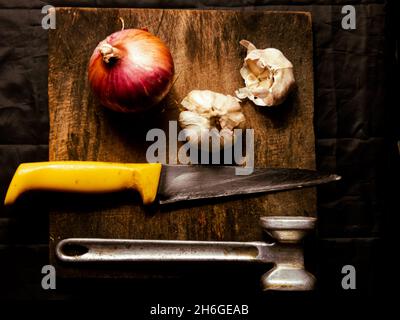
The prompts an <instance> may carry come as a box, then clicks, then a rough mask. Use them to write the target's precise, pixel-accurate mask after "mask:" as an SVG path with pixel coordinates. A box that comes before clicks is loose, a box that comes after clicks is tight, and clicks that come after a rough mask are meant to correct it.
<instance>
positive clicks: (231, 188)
mask: <svg viewBox="0 0 400 320" xmlns="http://www.w3.org/2000/svg"><path fill="white" fill-rule="evenodd" d="M340 178H341V177H340V176H338V175H335V174H328V173H321V172H318V171H314V170H306V169H287V168H265V169H262V168H259V169H254V171H253V173H252V174H250V175H236V174H235V167H234V166H208V165H163V167H162V171H161V177H160V182H159V186H158V192H157V195H158V199H159V202H160V204H168V203H173V202H178V201H187V200H195V199H207V198H219V197H228V196H233V195H241V194H252V193H264V192H274V191H283V190H290V189H299V188H305V187H312V186H316V185H320V184H324V183H328V182H332V181H337V180H340Z"/></svg>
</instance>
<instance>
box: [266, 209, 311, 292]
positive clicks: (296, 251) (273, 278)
mask: <svg viewBox="0 0 400 320" xmlns="http://www.w3.org/2000/svg"><path fill="white" fill-rule="evenodd" d="M315 222H316V218H313V217H289V216H288V217H282V216H281V217H276V216H271V217H262V218H261V219H260V224H261V226H262V227H263V229H264V231H266V232H267V233H268V234H269V235H270V236H271V237H273V238H274V239H275V240H277V243H276V244H274V246H272V247H271V250H272V252H273V261H274V264H275V266H274V268H272V269H271V270H270V271H268V272H267V273H265V274H264V275H263V276H262V277H261V286H262V288H263V290H280V291H287V290H290V291H305V290H312V289H313V288H314V286H315V282H316V279H315V277H314V276H313V275H312V274H311V273H309V272H307V271H306V270H305V268H304V253H303V248H302V246H301V244H300V242H301V240H302V239H303V238H304V236H305V235H306V234H307V232H309V231H310V230H312V229H314V227H315Z"/></svg>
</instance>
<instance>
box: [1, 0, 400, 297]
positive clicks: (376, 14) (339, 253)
mask: <svg viewBox="0 0 400 320" xmlns="http://www.w3.org/2000/svg"><path fill="white" fill-rule="evenodd" d="M47 3H50V4H53V5H55V6H83V7H88V6H90V7H94V6H96V7H125V6H129V7H154V8H166V7H168V8H202V9H207V8H211V7H221V8H222V7H245V8H254V7H257V8H258V7H259V8H267V9H271V10H275V9H279V10H301V11H310V12H311V13H312V18H313V31H314V49H315V51H314V61H315V71H314V72H315V75H314V79H315V133H316V150H317V165H318V168H319V169H321V170H325V171H331V172H336V173H338V174H340V175H342V176H343V179H342V181H340V182H339V183H337V184H335V185H330V186H324V187H321V188H319V189H318V216H319V225H318V231H317V235H316V236H317V237H316V238H315V239H314V241H312V243H311V244H310V245H309V250H310V251H311V256H313V257H314V259H313V260H312V261H311V268H312V269H314V270H315V271H316V274H317V277H318V279H319V287H318V290H317V292H316V293H313V294H311V295H310V294H309V295H307V294H305V295H304V294H303V295H301V294H294V295H286V296H282V295H279V294H278V295H277V296H274V299H281V298H282V299H289V298H288V297H291V298H293V299H300V300H301V299H303V300H304V299H309V298H310V297H313V298H315V297H316V296H317V297H320V296H322V297H324V296H331V295H336V296H344V297H348V296H360V295H380V294H382V292H383V291H382V290H385V286H384V285H385V284H386V283H387V282H386V280H385V279H386V278H385V275H387V271H386V266H387V264H385V261H387V259H385V258H384V257H385V256H386V253H387V252H388V249H387V244H388V241H389V236H390V235H391V232H392V228H393V223H394V217H395V215H396V214H399V212H400V210H399V208H398V206H397V202H398V201H397V197H398V196H399V193H398V189H399V188H398V187H397V186H396V184H395V182H396V180H397V181H399V167H400V165H399V150H398V147H397V141H398V140H399V136H400V126H399V125H398V121H399V119H400V117H399V108H398V107H399V106H398V100H395V99H393V98H394V97H395V95H396V93H397V92H396V91H398V88H399V86H398V82H396V81H397V77H396V73H397V74H398V71H399V68H398V61H397V54H398V51H397V50H398V36H397V34H396V33H395V30H399V26H398V18H399V16H398V11H397V8H396V7H395V6H394V5H393V4H392V3H391V2H389V3H387V2H385V1H378V0H360V1H355V0H354V1H342V0H333V1H322V0H320V1H318V0H316V1H311V0H308V1H307V0H304V1H289V0H287V1H277V0H276V1H275V0H269V1H268V0H266V1H261V0H258V1H257V0H247V1H245V0H244V1H239V0H237V1H216V0H214V1H212V0H209V1H205V0H204V1H183V0H181V1H179V0H175V1H168V5H167V2H165V1H155V0H149V1H145V0H142V1H134V2H133V1H127V0H118V1H106V0H98V1H84V0H81V1H79V0H78V1H60V0H58V1H56V0H55V1H49V2H47ZM47 3H45V2H43V1H37V0H34V1H28V0H21V1H6V0H0V199H4V195H5V191H6V188H7V186H8V184H9V182H10V180H11V177H12V174H13V172H14V170H15V169H16V167H17V166H18V164H19V163H21V162H28V161H42V160H47V158H48V131H49V123H48V110H47V31H46V30H43V29H42V28H41V19H42V17H43V16H44V15H43V14H42V13H41V8H42V7H43V6H44V5H45V4H47ZM345 4H353V5H354V6H355V8H356V14H357V29H356V30H343V29H342V28H341V18H342V16H343V15H342V14H341V8H342V6H343V5H345ZM396 32H397V31H396ZM66 76H67V75H66ZM395 101H396V102H395ZM44 208H45V204H36V205H34V204H32V203H31V204H30V205H29V206H27V205H25V206H22V207H21V206H20V207H17V208H13V209H9V208H5V207H3V206H1V205H0V299H35V300H36V299H40V300H42V299H44V300H47V299H64V298H83V297H88V296H92V297H100V296H101V297H106V296H113V297H114V298H115V297H121V296H125V297H126V294H127V292H129V294H130V295H133V294H135V293H141V295H142V297H146V295H147V297H148V298H149V299H151V297H152V295H153V294H154V290H157V292H158V297H159V298H160V299H161V297H165V296H166V295H167V296H169V298H171V297H172V296H173V295H171V294H170V292H171V290H168V289H167V288H170V286H171V282H167V283H166V284H162V281H161V284H160V282H157V281H156V282H152V281H150V282H143V283H139V282H136V283H135V284H134V286H135V290H133V291H132V290H129V291H128V289H126V288H127V286H130V285H132V284H131V283H130V282H124V283H121V282H112V281H111V282H110V281H103V282H101V283H99V282H96V281H78V283H75V282H73V281H71V282H65V281H64V282H63V281H62V280H60V281H59V283H58V284H57V285H58V286H57V290H56V291H45V290H42V289H41V286H40V281H41V277H42V275H41V273H40V272H41V267H42V266H43V265H45V264H47V262H48V247H47V241H48V239H47V237H48V232H47V231H48V217H47V212H46V210H45V209H44ZM346 264H351V265H354V266H355V267H356V270H357V290H354V291H345V290H343V289H342V288H341V279H342V276H343V275H342V274H341V268H342V267H343V265H346ZM226 282H228V281H226ZM201 285H203V287H202V289H203V290H205V291H207V290H208V289H209V287H210V286H212V283H208V284H207V283H206V284H205V285H204V283H203V281H199V282H198V283H196V286H201ZM225 285H227V287H229V284H227V283H225ZM241 285H242V287H240V290H239V289H238V288H239V287H236V286H234V288H232V287H229V288H230V289H229V290H231V291H230V293H231V294H232V292H234V294H236V297H240V296H241V295H240V294H239V293H238V292H241V293H242V295H243V296H248V293H247V292H246V284H241ZM172 286H173V287H174V288H175V289H176V290H175V291H178V290H180V291H181V293H180V294H181V295H182V292H183V293H184V295H186V297H187V296H190V295H191V294H194V293H191V292H192V291H199V289H196V290H193V286H188V285H187V284H185V283H179V282H172ZM204 286H205V287H204ZM207 286H208V287H207ZM249 286H250V287H251V285H249ZM123 288H125V289H126V290H125V291H124V290H123ZM154 288H157V289H154ZM198 288H199V287H198ZM207 288H208V289H207ZM191 290H192V291H191ZM221 290H222V289H221V288H219V289H218V290H216V288H215V287H213V288H212V289H211V290H209V291H210V292H209V293H210V294H211V292H213V293H214V295H215V296H216V297H217V296H218V297H219V298H220V297H221V295H222V296H223V294H224V293H221V292H224V291H223V290H222V291H221ZM235 290H236V291H235ZM238 290H239V291H238ZM235 292H236V293H235ZM154 299H155V298H154ZM271 299H272V298H271Z"/></svg>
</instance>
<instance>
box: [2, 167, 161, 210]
mask: <svg viewBox="0 0 400 320" xmlns="http://www.w3.org/2000/svg"><path fill="white" fill-rule="evenodd" d="M160 173H161V164H160V163H142V164H139V163H138V164H132V163H126V164H125V163H112V162H95V161H54V162H34V163H23V164H21V165H20V166H19V167H18V169H17V171H16V172H15V174H14V177H13V179H12V181H11V183H10V186H9V188H8V191H7V194H6V198H5V200H4V204H5V205H9V204H12V203H14V202H15V201H16V200H17V198H18V197H19V196H20V195H21V194H22V193H24V192H25V191H29V190H45V191H64V192H81V193H106V192H114V191H121V190H126V189H134V190H136V191H138V192H139V193H140V195H141V196H142V199H143V203H144V204H151V203H152V202H153V201H154V200H155V198H156V194H157V188H158V182H159V180H160Z"/></svg>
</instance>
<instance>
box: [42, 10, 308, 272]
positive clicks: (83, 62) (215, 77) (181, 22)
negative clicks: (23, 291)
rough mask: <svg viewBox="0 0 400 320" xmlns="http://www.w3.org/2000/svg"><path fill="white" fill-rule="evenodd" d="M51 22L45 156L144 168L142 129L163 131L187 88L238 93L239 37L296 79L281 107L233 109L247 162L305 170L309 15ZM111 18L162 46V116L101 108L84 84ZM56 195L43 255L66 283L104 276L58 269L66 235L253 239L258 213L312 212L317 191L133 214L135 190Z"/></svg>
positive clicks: (94, 15)
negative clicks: (245, 131)
mask: <svg viewBox="0 0 400 320" xmlns="http://www.w3.org/2000/svg"><path fill="white" fill-rule="evenodd" d="M56 17H57V28H56V29H55V30H51V32H50V38H49V110H50V126H51V128H50V154H49V157H50V160H98V161H115V162H146V158H145V154H146V150H147V148H148V146H149V145H150V144H151V142H146V139H145V137H146V133H147V132H148V130H150V129H151V128H162V129H164V130H166V132H168V121H169V120H176V119H177V117H178V114H179V111H178V106H179V102H180V101H182V99H183V98H184V97H185V96H186V95H187V94H188V92H190V91H191V90H193V89H210V90H213V91H217V92H221V93H224V94H234V91H235V90H236V89H237V88H239V87H242V86H243V80H242V79H241V77H240V74H239V69H240V67H241V65H242V63H243V58H244V57H245V55H246V50H245V49H244V48H243V47H241V46H240V45H239V41H240V40H241V39H247V40H249V41H251V42H253V43H254V44H255V45H256V46H257V47H259V48H266V47H274V48H278V49H280V50H281V51H282V52H283V53H284V54H285V55H286V57H287V58H288V59H289V60H290V61H291V62H292V63H293V65H294V73H295V78H296V81H297V89H296V90H295V91H294V92H292V94H291V96H290V97H289V98H288V99H287V101H286V102H285V103H284V104H283V105H282V106H279V107H277V108H267V107H264V108H263V107H258V106H255V105H254V104H253V103H251V102H249V101H246V102H245V103H243V104H242V105H243V109H244V113H245V116H246V119H247V125H248V127H249V128H253V129H255V154H254V157H255V165H256V166H258V167H266V166H269V167H294V168H307V169H314V167H315V152H314V131H313V60H312V29H311V16H310V14H309V13H304V12H273V11H266V10H265V11H263V10H257V11H254V10H240V11H236V10H226V11H225V10H218V11H214V10H204V11H202V10H153V9H77V8H57V11H56ZM119 17H122V18H123V19H124V21H125V28H142V27H146V28H148V30H149V31H150V32H152V33H154V34H156V35H158V36H159V37H160V38H161V39H162V40H164V41H165V42H166V44H167V45H168V46H169V48H170V49H171V53H172V56H173V58H174V62H175V70H176V75H175V79H174V81H175V83H174V86H173V88H172V90H171V92H170V93H169V95H168V97H167V98H166V99H165V101H164V102H163V104H162V109H163V111H162V112H155V113H153V114H152V115H150V116H147V117H141V116H135V115H121V114H116V113H113V112H110V111H108V110H105V109H104V108H103V107H102V106H100V105H99V104H98V102H97V100H96V99H95V97H94V96H93V94H92V92H91V90H90V88H89V84H88V81H87V65H88V61H89V58H90V56H91V54H92V52H93V50H94V48H95V47H96V45H97V44H98V42H100V41H101V40H103V39H104V38H105V37H106V36H107V35H109V34H111V33H112V32H115V31H117V30H119V29H120V28H121V24H120V20H119ZM210 187H212V186H210ZM60 199H61V200H60V201H59V202H58V203H57V205H56V206H55V207H54V209H53V210H52V212H51V213H50V257H51V263H52V264H54V265H56V266H57V274H58V275H65V276H67V275H74V276H77V275H78V276H82V275H85V274H86V275H88V274H89V275H93V274H96V275H99V276H108V275H110V274H109V273H107V272H108V271H98V270H97V271H96V272H95V273H90V272H87V270H86V271H84V270H83V269H80V268H77V267H76V266H73V267H72V266H68V265H60V264H59V263H58V262H57V260H56V258H55V256H54V248H55V245H56V244H57V243H58V242H59V241H60V240H62V239H64V238H68V237H96V238H127V239H182V240H183V239H191V240H233V241H247V240H249V241H253V240H262V239H263V234H262V231H261V228H260V227H259V224H258V220H259V217H260V216H264V215H306V216H314V215H315V214H316V194H315V189H307V190H297V191H290V192H282V193H276V194H270V195H258V196H252V197H245V198H243V199H235V200H223V201H222V202H212V203H204V204H199V203H196V205H195V206H194V205H193V204H190V203H186V204H179V205H175V206H169V207H167V208H164V209H163V208H161V210H160V209H157V208H156V209H152V210H148V209H146V208H143V206H142V205H141V200H140V198H139V197H138V196H137V195H135V194H133V193H129V194H125V193H122V194H113V195H104V196H94V197H92V196H66V198H60ZM150 211H151V212H150ZM114 275H117V276H118V273H117V274H114Z"/></svg>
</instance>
